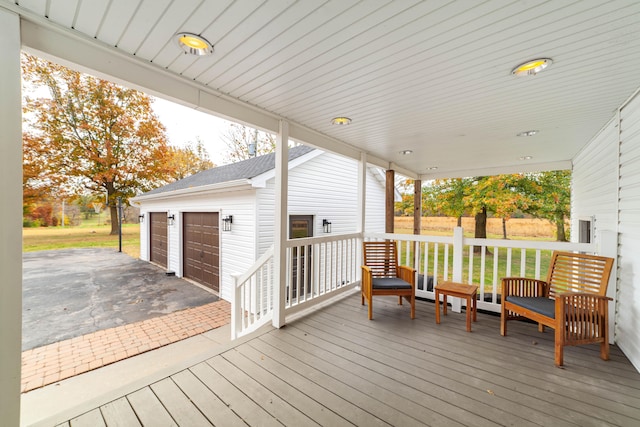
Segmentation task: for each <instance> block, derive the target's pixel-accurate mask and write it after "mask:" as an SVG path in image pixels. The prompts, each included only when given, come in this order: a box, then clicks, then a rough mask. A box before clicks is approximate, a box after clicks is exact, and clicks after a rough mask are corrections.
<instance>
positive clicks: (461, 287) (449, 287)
mask: <svg viewBox="0 0 640 427" xmlns="http://www.w3.org/2000/svg"><path fill="white" fill-rule="evenodd" d="M435 291H436V323H438V324H439V323H440V294H442V302H443V304H444V306H443V307H442V313H443V315H445V316H446V315H447V296H452V297H458V298H464V299H466V300H467V332H471V312H473V321H474V322H475V321H476V313H477V299H476V295H477V293H478V287H477V286H475V285H465V284H463V283H456V282H443V283H440V284H439V285H437V286H436V287H435Z"/></svg>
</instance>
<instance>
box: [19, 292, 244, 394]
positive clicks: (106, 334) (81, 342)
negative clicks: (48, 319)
mask: <svg viewBox="0 0 640 427" xmlns="http://www.w3.org/2000/svg"><path fill="white" fill-rule="evenodd" d="M230 319H231V304H229V303H228V302H227V301H224V300H220V301H216V302H213V303H210V304H206V305H203V306H200V307H195V308H188V309H185V310H180V311H176V312H173V313H170V314H167V315H165V316H160V317H154V318H152V319H147V320H143V321H142V322H136V323H131V324H128V325H123V326H117V327H115V328H110V329H104V330H101V331H97V332H93V333H91V334H86V335H82V336H80V337H76V338H72V339H69V340H65V341H60V342H57V343H53V344H49V345H46V346H43V347H38V348H34V349H31V350H27V351H24V352H23V353H22V386H21V391H22V393H25V392H27V391H31V390H34V389H36V388H40V387H44V386H45V385H49V384H53V383H56V382H58V381H61V380H64V379H66V378H69V377H72V376H74V375H79V374H82V373H84V372H88V371H91V370H93V369H97V368H100V367H102V366H105V365H109V364H111V363H114V362H117V361H119V360H123V359H126V358H128V357H131V356H135V355H137V354H141V353H144V352H146V351H150V350H154V349H156V348H159V347H162V346H165V345H167V344H171V343H174V342H176V341H180V340H183V339H185V338H189V337H192V336H194V335H198V334H201V333H203V332H207V331H210V330H211V329H215V328H219V327H220V326H224V325H226V324H228V323H229V322H230Z"/></svg>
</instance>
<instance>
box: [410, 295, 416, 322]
mask: <svg viewBox="0 0 640 427" xmlns="http://www.w3.org/2000/svg"><path fill="white" fill-rule="evenodd" d="M411 318H412V319H415V318H416V297H415V295H412V296H411Z"/></svg>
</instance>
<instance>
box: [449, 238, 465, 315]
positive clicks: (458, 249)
mask: <svg viewBox="0 0 640 427" xmlns="http://www.w3.org/2000/svg"><path fill="white" fill-rule="evenodd" d="M463 242H464V232H463V230H462V227H456V228H454V229H453V274H452V276H451V280H452V281H454V282H458V283H462V268H463V267H462V265H463V262H462V259H463V258H464V246H463ZM467 309H468V307H467ZM451 311H454V312H456V313H460V312H461V311H462V299H460V298H451Z"/></svg>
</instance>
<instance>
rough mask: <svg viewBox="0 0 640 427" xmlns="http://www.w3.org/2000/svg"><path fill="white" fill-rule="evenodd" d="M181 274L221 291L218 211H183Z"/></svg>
mask: <svg viewBox="0 0 640 427" xmlns="http://www.w3.org/2000/svg"><path fill="white" fill-rule="evenodd" d="M183 224H184V225H183V227H184V230H183V231H184V233H183V236H184V239H183V242H184V251H183V253H184V266H183V272H182V274H183V276H184V277H186V278H188V279H192V280H195V281H196V282H198V283H200V284H202V285H204V286H206V287H208V288H210V289H213V290H214V291H216V292H219V291H220V244H219V242H220V236H219V229H218V213H211V212H185V213H184V214H183Z"/></svg>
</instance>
